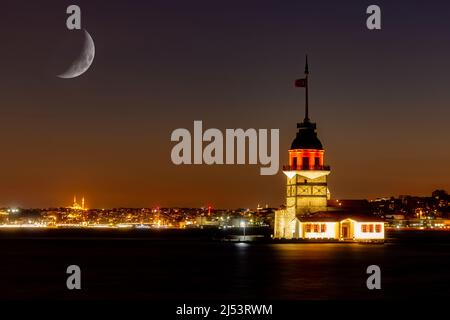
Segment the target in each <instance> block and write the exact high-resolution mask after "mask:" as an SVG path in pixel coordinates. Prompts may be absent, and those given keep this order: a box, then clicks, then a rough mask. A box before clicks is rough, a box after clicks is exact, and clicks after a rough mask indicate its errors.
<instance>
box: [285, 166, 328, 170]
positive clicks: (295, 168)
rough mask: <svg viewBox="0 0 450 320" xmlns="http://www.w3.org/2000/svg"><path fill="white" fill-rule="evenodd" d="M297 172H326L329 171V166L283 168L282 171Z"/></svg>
mask: <svg viewBox="0 0 450 320" xmlns="http://www.w3.org/2000/svg"><path fill="white" fill-rule="evenodd" d="M296 170H297V171H298V170H326V171H330V166H318V165H317V166H283V171H296Z"/></svg>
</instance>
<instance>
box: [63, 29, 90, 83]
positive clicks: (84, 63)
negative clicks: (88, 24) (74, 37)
mask: <svg viewBox="0 0 450 320" xmlns="http://www.w3.org/2000/svg"><path fill="white" fill-rule="evenodd" d="M83 31H84V45H83V50H82V51H81V53H80V55H79V57H78V58H77V59H76V60H75V61H74V62H73V63H72V65H71V66H70V67H69V68H68V69H67V70H66V71H65V72H63V73H61V74H60V75H58V77H59V78H63V79H71V78H75V77H78V76H80V75H82V74H83V73H85V72H86V71H87V69H89V67H90V66H91V64H92V62H93V61H94V56H95V45H94V40H92V37H91V35H90V34H89V32H87V31H86V29H83Z"/></svg>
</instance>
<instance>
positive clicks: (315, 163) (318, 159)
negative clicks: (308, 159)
mask: <svg viewBox="0 0 450 320" xmlns="http://www.w3.org/2000/svg"><path fill="white" fill-rule="evenodd" d="M314 166H315V167H318V166H320V158H319V157H315V158H314Z"/></svg>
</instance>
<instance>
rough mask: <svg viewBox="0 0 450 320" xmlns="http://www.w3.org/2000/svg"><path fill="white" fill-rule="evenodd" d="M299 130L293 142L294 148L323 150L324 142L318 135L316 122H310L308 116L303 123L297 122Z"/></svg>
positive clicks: (292, 147)
mask: <svg viewBox="0 0 450 320" xmlns="http://www.w3.org/2000/svg"><path fill="white" fill-rule="evenodd" d="M297 128H298V132H297V134H296V136H295V139H294V141H292V144H291V150H294V149H315V150H323V146H322V143H321V142H320V140H319V138H318V137H317V132H316V124H315V123H312V122H309V120H308V119H307V118H306V119H305V120H304V121H303V122H302V123H298V124H297Z"/></svg>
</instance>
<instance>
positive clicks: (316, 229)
mask: <svg viewBox="0 0 450 320" xmlns="http://www.w3.org/2000/svg"><path fill="white" fill-rule="evenodd" d="M314 232H319V225H318V224H317V223H315V224H314Z"/></svg>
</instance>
